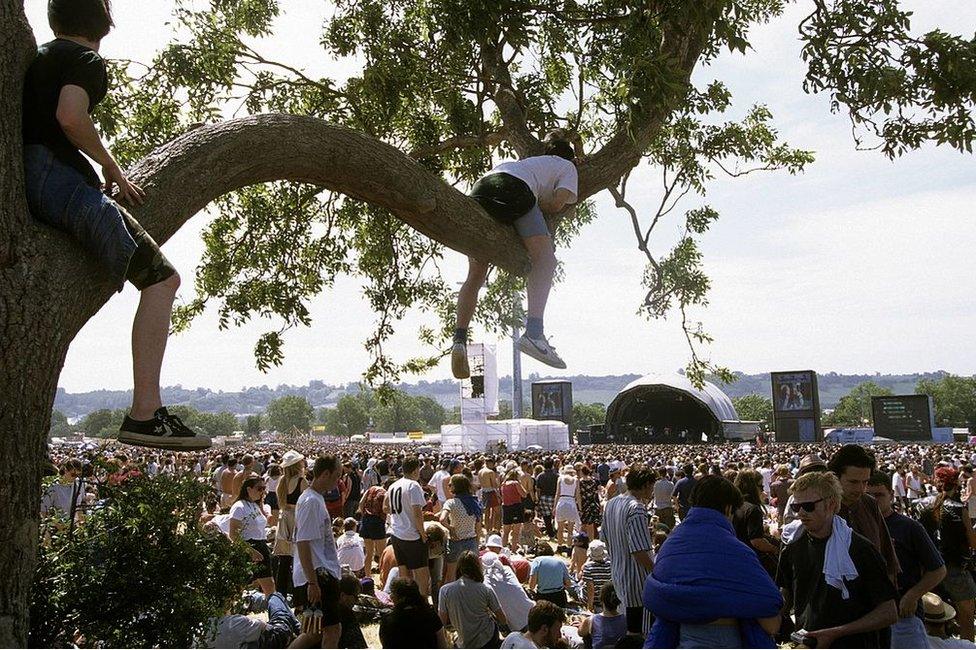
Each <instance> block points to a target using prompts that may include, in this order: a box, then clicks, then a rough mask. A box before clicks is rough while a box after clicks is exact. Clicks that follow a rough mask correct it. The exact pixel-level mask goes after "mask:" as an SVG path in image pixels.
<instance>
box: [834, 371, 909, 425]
mask: <svg viewBox="0 0 976 650" xmlns="http://www.w3.org/2000/svg"><path fill="white" fill-rule="evenodd" d="M891 394H892V393H891V389H889V388H884V387H883V386H878V385H877V384H876V383H874V382H873V381H866V382H863V383H861V384H858V385H857V386H855V387H854V388H853V389H852V390H851V392H849V393H848V394H847V395H844V396H843V397H841V398H840V401H839V402H837V407H836V408H834V411H833V413H830V414H828V416H827V418H826V420H825V422H824V423H825V424H827V425H828V426H842V425H846V426H864V425H866V424H869V423H870V422H871V420H872V417H873V416H872V414H871V398H872V397H880V396H883V395H891Z"/></svg>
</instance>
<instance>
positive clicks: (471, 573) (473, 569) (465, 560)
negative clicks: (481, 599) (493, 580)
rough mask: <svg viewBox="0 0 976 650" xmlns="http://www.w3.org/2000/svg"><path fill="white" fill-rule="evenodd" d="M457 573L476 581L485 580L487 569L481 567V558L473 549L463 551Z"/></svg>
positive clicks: (458, 562)
mask: <svg viewBox="0 0 976 650" xmlns="http://www.w3.org/2000/svg"><path fill="white" fill-rule="evenodd" d="M457 574H458V575H459V576H464V577H465V578H468V579H469V580H474V581H475V582H484V581H485V571H484V569H483V568H482V567H481V558H479V557H478V555H477V554H475V553H472V552H471V551H465V552H464V553H461V557H459V558H458V561H457Z"/></svg>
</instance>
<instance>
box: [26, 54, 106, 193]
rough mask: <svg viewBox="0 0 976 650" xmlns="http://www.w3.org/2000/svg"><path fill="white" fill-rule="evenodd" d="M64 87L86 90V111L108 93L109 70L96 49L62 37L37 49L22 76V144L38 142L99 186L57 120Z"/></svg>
mask: <svg viewBox="0 0 976 650" xmlns="http://www.w3.org/2000/svg"><path fill="white" fill-rule="evenodd" d="M65 86H79V87H81V88H83V89H84V90H85V92H87V93H88V112H89V113H91V112H92V111H94V110H95V106H96V105H97V104H98V103H99V102H100V101H102V100H103V99H104V98H105V94H106V93H107V92H108V71H107V70H106V68H105V60H104V59H102V57H100V56H99V55H98V52H96V51H94V50H92V49H89V48H87V47H85V46H84V45H80V44H78V43H75V42H74V41H68V40H65V39H63V38H58V39H55V40H53V41H51V42H50V43H45V44H44V45H41V46H40V47H39V48H37V55H36V56H35V57H34V61H33V62H32V63H31V65H30V67H29V68H28V69H27V77H26V78H25V79H24V144H25V145H30V144H41V145H44V146H45V147H47V148H48V149H50V150H51V151H52V152H54V155H55V156H57V158H58V160H60V161H61V162H63V163H64V164H66V165H70V166H71V167H73V168H75V169H76V170H78V171H79V172H80V173H81V174H82V175H83V176H84V177H85V180H87V181H88V184H89V185H91V186H92V187H100V185H101V183H100V181H99V179H98V174H96V173H95V170H94V169H93V168H92V166H91V164H90V163H89V162H88V161H87V160H86V159H85V157H84V156H83V155H82V154H81V152H80V151H78V148H77V147H76V146H75V145H73V144H71V141H70V140H68V136H66V135H65V134H64V131H63V130H62V129H61V125H60V124H59V123H58V119H57V112H58V99H59V98H60V96H61V89H62V88H64V87H65Z"/></svg>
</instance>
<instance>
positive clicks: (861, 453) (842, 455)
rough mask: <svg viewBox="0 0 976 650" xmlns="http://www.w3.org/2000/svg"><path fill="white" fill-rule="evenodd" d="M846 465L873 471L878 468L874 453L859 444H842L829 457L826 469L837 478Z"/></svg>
mask: <svg viewBox="0 0 976 650" xmlns="http://www.w3.org/2000/svg"><path fill="white" fill-rule="evenodd" d="M848 467H860V468H866V469H869V470H871V471H872V472H873V471H874V470H876V469H877V468H878V462H877V461H876V460H875V458H874V454H872V453H871V452H870V451H868V450H867V449H865V448H864V447H862V446H861V445H855V444H850V445H844V446H843V447H841V448H840V449H838V450H837V452H836V453H835V454H834V455H833V456H831V457H830V462H828V463H827V469H829V470H830V471H831V472H833V473H834V474H836V475H837V476H838V478H839V477H840V475H841V474H843V473H844V470H845V469H847V468H848Z"/></svg>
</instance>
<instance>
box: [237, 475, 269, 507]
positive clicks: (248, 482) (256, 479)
mask: <svg viewBox="0 0 976 650" xmlns="http://www.w3.org/2000/svg"><path fill="white" fill-rule="evenodd" d="M260 482H264V477H263V476H249V477H247V478H246V479H244V482H243V483H241V491H240V492H238V493H237V500H238V501H251V498H250V497H249V496H247V489H248V488H249V487H252V486H254V485H255V484H256V483H260ZM252 503H253V502H252Z"/></svg>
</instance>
